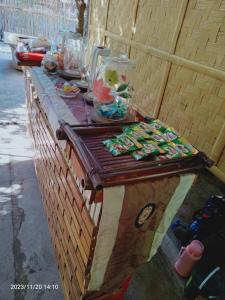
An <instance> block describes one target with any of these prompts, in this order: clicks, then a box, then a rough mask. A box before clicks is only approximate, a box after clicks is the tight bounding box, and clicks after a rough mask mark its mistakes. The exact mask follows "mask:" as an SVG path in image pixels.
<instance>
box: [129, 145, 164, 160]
mask: <svg viewBox="0 0 225 300" xmlns="http://www.w3.org/2000/svg"><path fill="white" fill-rule="evenodd" d="M160 153H161V154H163V153H165V151H164V150H163V149H161V148H160V147H158V146H157V144H156V143H155V142H153V141H145V142H143V143H142V149H140V150H137V151H133V152H132V153H131V156H132V157H133V158H134V159H135V160H140V159H142V158H144V157H146V156H149V155H157V154H160Z"/></svg>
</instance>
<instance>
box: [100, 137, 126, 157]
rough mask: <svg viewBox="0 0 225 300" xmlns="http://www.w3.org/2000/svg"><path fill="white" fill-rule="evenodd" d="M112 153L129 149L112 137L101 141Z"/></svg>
mask: <svg viewBox="0 0 225 300" xmlns="http://www.w3.org/2000/svg"><path fill="white" fill-rule="evenodd" d="M102 143H103V144H104V145H105V146H106V148H107V149H108V150H109V152H111V153H112V154H113V155H115V156H116V155H120V154H123V153H126V152H128V151H129V147H128V146H127V145H125V144H123V143H122V142H121V141H120V140H118V139H116V138H114V139H109V140H106V141H103V142H102Z"/></svg>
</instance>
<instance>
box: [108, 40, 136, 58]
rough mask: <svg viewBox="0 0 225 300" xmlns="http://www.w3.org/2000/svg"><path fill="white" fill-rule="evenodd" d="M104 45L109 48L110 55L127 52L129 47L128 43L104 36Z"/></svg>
mask: <svg viewBox="0 0 225 300" xmlns="http://www.w3.org/2000/svg"><path fill="white" fill-rule="evenodd" d="M105 46H106V47H108V48H110V50H111V54H112V55H118V53H127V54H129V49H130V47H129V46H128V45H126V44H124V43H121V42H118V41H115V40H114V39H112V38H109V37H106V41H105Z"/></svg>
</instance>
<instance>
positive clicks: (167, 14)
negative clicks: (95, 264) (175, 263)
mask: <svg viewBox="0 0 225 300" xmlns="http://www.w3.org/2000/svg"><path fill="white" fill-rule="evenodd" d="M181 5H182V1H180V0H169V1H158V0H149V1H145V0H140V1H139V5H138V11H137V20H136V25H135V30H134V37H133V39H134V40H135V41H137V42H140V43H142V44H145V45H151V46H153V47H156V48H159V49H162V50H168V51H169V50H170V45H171V43H172V41H173V35H174V30H175V26H176V22H177V16H178V15H179V11H180V8H181Z"/></svg>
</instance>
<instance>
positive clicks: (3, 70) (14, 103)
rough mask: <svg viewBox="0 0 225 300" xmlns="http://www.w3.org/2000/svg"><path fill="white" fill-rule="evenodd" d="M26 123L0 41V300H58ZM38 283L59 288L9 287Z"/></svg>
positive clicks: (19, 85)
mask: <svg viewBox="0 0 225 300" xmlns="http://www.w3.org/2000/svg"><path fill="white" fill-rule="evenodd" d="M26 125H27V116H26V108H25V97H24V82H23V74H22V73H21V72H19V71H16V70H14V69H13V67H12V65H11V56H10V53H9V49H8V48H7V47H5V46H4V45H3V44H2V43H0V300H47V299H48V300H53V299H54V300H62V299H63V295H62V292H61V288H60V280H59V274H58V271H57V267H56V263H55V260H54V254H53V250H52V246H51V241H50V237H49V233H48V227H47V223H46V219H45V214H44V210H43V206H42V202H41V197H40V192H39V189H38V185H37V180H36V176H35V172H34V165H33V155H34V153H33V151H32V145H31V140H30V138H29V136H28V134H27V128H26ZM37 283H38V284H43V285H44V284H56V285H57V284H58V285H59V289H57V290H50V289H47V290H45V289H44V286H42V289H38V290H31V289H25V290H22V289H14V288H15V287H16V286H15V284H17V285H18V284H24V285H29V287H32V286H31V285H33V284H37ZM40 288H41V286H40Z"/></svg>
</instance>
